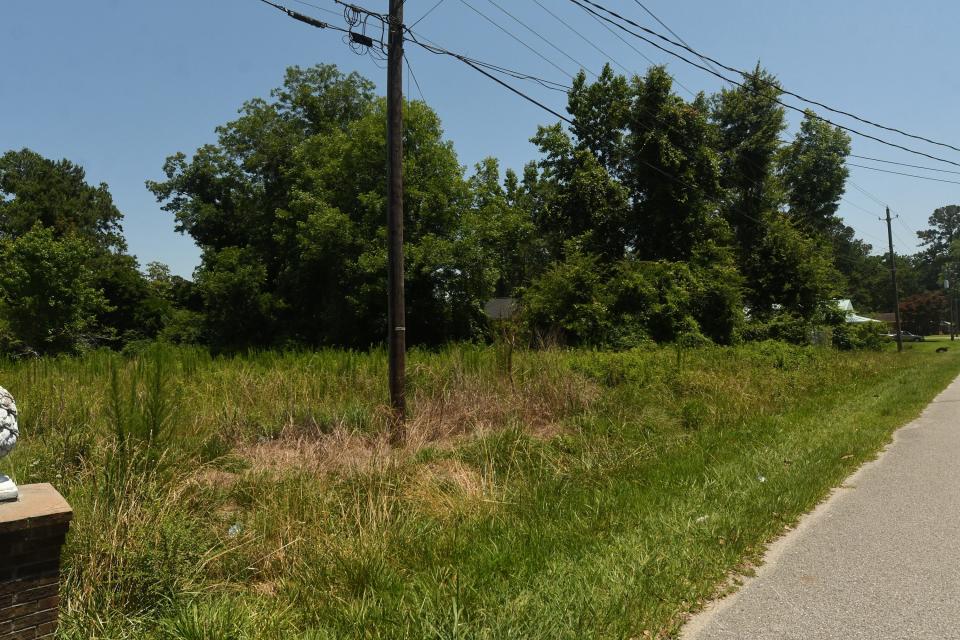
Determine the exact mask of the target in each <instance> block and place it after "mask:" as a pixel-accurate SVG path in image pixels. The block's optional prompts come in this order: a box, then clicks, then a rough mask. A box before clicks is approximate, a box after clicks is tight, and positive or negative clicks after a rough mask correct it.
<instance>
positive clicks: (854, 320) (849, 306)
mask: <svg viewBox="0 0 960 640" xmlns="http://www.w3.org/2000/svg"><path fill="white" fill-rule="evenodd" d="M832 302H833V303H834V304H835V305H837V308H838V309H840V311H842V312H843V313H844V318H845V319H846V321H847V322H849V323H851V324H864V323H866V322H880V323H881V324H883V322H881V321H880V320H874V319H873V318H867V317H864V316H858V315H857V314H856V312H854V310H853V302H851V301H850V300H849V299H841V300H833V301H832Z"/></svg>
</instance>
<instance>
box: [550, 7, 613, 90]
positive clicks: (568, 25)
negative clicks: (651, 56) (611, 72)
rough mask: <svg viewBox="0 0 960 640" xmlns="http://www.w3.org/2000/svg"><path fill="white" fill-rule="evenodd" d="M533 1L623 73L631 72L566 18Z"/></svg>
mask: <svg viewBox="0 0 960 640" xmlns="http://www.w3.org/2000/svg"><path fill="white" fill-rule="evenodd" d="M533 2H534V3H536V4H537V6H539V7H540V8H541V9H543V10H544V11H546V12H547V13H549V14H550V15H551V16H553V17H554V18H555V19H556V20H557V21H558V22H559V23H560V24H562V25H563V26H565V27H566V28H567V29H569V30H570V31H572V32H573V33H574V34H576V35H577V36H578V37H579V38H580V39H581V40H583V41H584V42H586V43H587V44H588V45H590V46H591V47H593V48H594V49H596V50H597V51H599V52H600V55H602V56H603V57H604V58H605V59H607V60H610V61H611V62H613V63H614V64H615V65H617V66H618V67H620V68H621V69H623V71H624V73H632V72H631V71H630V70H629V69H627V68H626V67H625V66H623V65H622V64H620V62H619V61H617V60H616V59H615V58H614V57H613V56H611V55H610V54H609V53H607V52H606V51H604V50H603V49H601V48H600V47H599V46H597V44H596V43H595V42H594V41H593V40H591V39H590V38H588V37H586V36H585V35H583V34H582V33H580V32H579V31H577V30H576V29H575V28H574V27H573V26H571V25H570V23H569V22H567V21H566V20H564V19H563V18H561V17H560V16H558V15H557V14H555V13H554V12H553V11H550V9H548V8H547V7H546V6H545V5H544V4H543V3H541V2H540V0H533Z"/></svg>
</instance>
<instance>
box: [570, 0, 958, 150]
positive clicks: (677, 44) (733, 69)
mask: <svg viewBox="0 0 960 640" xmlns="http://www.w3.org/2000/svg"><path fill="white" fill-rule="evenodd" d="M573 1H576V0H573ZM583 1H584V2H586V3H588V4H590V5H592V6H594V7H596V8H597V9H600V10H601V11H604V12H606V13H608V14H610V15H612V16H615V17H617V18H619V19H620V20H623V21H624V22H626V23H628V24H630V25H633V26H634V27H637V28H638V29H642V30H643V31H645V32H646V33H649V34H650V35H652V36H654V37H656V38H659V39H660V40H663V41H664V42H668V43H670V44H672V45H673V46H675V47H679V48H681V49H684V50H686V51H689V52H690V53H692V54H694V55H695V56H697V57H698V58H700V59H701V60H703V61H704V62H708V63H713V64H715V65H717V66H719V67H721V68H723V69H726V70H727V71H730V72H732V73H737V74H740V75H741V76H743V77H745V78H746V77H749V76H750V74H749V73H748V72H746V71H744V70H742V69H737V68H736V67H731V66H730V65H726V64H723V63H722V62H720V61H718V60H716V59H714V58H711V57H710V56H708V55H706V54H703V53H701V52H699V51H697V50H695V49H693V48H692V47H690V46H689V45H687V44H686V43H685V42H683V41H682V40H681V41H680V42H677V41H676V40H671V39H670V38H668V37H666V36H664V35H663V34H661V33H657V32H656V31H654V30H653V29H649V28H647V27H644V26H643V25H641V24H638V23H636V22H634V21H633V20H631V19H630V18H627V17H625V16H622V15H620V14H619V13H617V12H615V11H611V10H610V9H608V8H606V7H604V6H603V5H601V4H599V3H597V2H593V0H583ZM634 1H635V2H637V4H640V6H641V7H642V6H643V5H642V4H641V3H640V2H639V1H638V0H634ZM644 9H645V10H646V7H644ZM647 12H648V13H650V12H649V10H647ZM650 15H653V14H652V13H650ZM653 17H654V18H655V19H657V21H658V22H660V20H659V19H658V18H656V16H653ZM660 23H661V24H663V23H662V22H660ZM664 27H666V25H664ZM667 29H668V30H669V27H667ZM671 33H672V32H671ZM674 35H675V36H676V34H674ZM677 37H678V38H679V36H677ZM713 73H715V74H716V73H717V72H716V71H713ZM767 84H768V85H769V86H774V87H777V89H779V90H780V91H782V92H783V93H785V94H786V95H788V96H791V97H794V98H796V99H798V100H800V101H802V102H806V103H808V104H812V105H815V106H818V107H820V108H822V109H826V110H827V111H830V112H832V113H836V114H838V115H843V116H847V117H848V118H853V119H854V120H856V121H858V122H862V123H864V124H868V125H870V126H873V127H877V128H878V129H883V130H885V131H890V132H892V133H898V134H900V135H902V136H906V137H908V138H913V139H915V140H921V141H923V142H928V143H930V144H933V145H936V146H940V147H944V148H947V149H951V150H953V151H960V147H956V146H954V145H952V144H948V143H946V142H938V141H936V140H931V139H930V138H926V137H924V136H920V135H916V134H913V133H908V132H906V131H903V130H902V129H898V128H896V127H889V126H886V125H883V124H880V123H878V122H874V121H873V120H869V119H867V118H863V117H861V116H858V115H856V114H853V113H850V112H849V111H844V110H842V109H836V108H834V107H831V106H829V105H827V104H824V103H822V102H819V101H817V100H813V99H811V98H806V97H804V96H802V95H800V94H799V93H794V92H792V91H788V90H786V89H783V88H782V87H779V86H777V85H775V84H773V83H770V82H768V83H767Z"/></svg>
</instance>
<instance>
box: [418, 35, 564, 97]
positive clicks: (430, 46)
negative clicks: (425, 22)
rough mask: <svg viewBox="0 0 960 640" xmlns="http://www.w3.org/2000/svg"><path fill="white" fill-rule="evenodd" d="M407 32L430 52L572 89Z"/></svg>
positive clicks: (556, 88) (547, 86) (560, 89)
mask: <svg viewBox="0 0 960 640" xmlns="http://www.w3.org/2000/svg"><path fill="white" fill-rule="evenodd" d="M407 33H409V34H410V36H411V37H410V38H407V41H408V42H412V43H414V44H415V45H417V46H419V47H421V48H423V49H425V50H427V51H429V52H430V53H433V54H437V55H445V56H450V57H452V58H456V59H458V60H461V61H469V62H472V63H473V64H475V65H477V66H480V67H483V68H485V69H488V70H490V71H495V72H497V73H502V74H504V75H508V76H510V77H512V78H514V79H516V80H529V81H531V82H535V83H537V84H539V85H540V86H542V87H543V88H545V89H550V90H551V91H557V92H560V93H563V94H566V93H567V92H569V91H570V89H571V87H570V85H565V84H563V83H561V82H554V81H553V80H548V79H546V78H541V77H539V76H535V75H532V74H528V73H524V72H522V71H517V70H515V69H511V68H509V67H504V66H501V65H497V64H493V63H492V62H485V61H483V60H478V59H476V58H471V57H470V56H465V55H463V54H460V53H456V52H454V51H450V50H449V49H446V48H444V47H441V46H440V45H438V44H437V43H436V42H433V41H432V40H430V39H429V38H426V37H424V36H422V35H420V34H418V33H415V32H413V31H410V30H409V29H407ZM421 40H424V41H425V42H421Z"/></svg>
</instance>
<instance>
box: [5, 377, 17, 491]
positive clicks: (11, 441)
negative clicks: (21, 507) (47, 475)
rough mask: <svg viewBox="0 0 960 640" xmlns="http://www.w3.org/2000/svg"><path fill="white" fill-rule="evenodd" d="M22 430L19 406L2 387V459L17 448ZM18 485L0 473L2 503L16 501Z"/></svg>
mask: <svg viewBox="0 0 960 640" xmlns="http://www.w3.org/2000/svg"><path fill="white" fill-rule="evenodd" d="M19 435H20V428H19V427H18V426H17V405H16V403H15V402H14V401H13V396H12V395H10V392H9V391H7V390H6V389H4V388H3V387H0V458H3V457H4V456H6V455H7V454H8V453H10V452H11V451H13V448H14V447H15V446H17V437H19ZM18 495H19V492H18V491H17V485H16V484H14V482H13V480H11V479H10V478H9V477H8V476H5V475H3V474H2V473H0V502H3V501H7V500H16V499H17V496H18Z"/></svg>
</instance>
